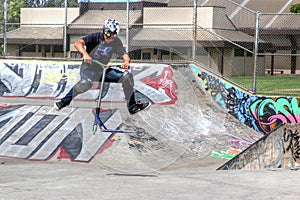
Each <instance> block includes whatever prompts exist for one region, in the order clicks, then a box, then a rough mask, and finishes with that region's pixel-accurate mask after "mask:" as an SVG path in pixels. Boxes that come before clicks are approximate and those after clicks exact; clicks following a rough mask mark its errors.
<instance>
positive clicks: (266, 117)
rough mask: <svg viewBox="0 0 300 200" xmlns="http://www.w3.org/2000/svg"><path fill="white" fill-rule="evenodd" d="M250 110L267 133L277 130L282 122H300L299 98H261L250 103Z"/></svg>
mask: <svg viewBox="0 0 300 200" xmlns="http://www.w3.org/2000/svg"><path fill="white" fill-rule="evenodd" d="M250 111H251V113H252V115H253V117H254V118H255V120H256V123H257V124H258V126H259V127H260V129H261V130H263V131H264V132H265V133H268V132H270V131H272V130H275V129H276V128H277V127H279V126H280V125H282V124H287V123H298V122H300V109H299V104H298V99H297V98H295V97H293V98H285V97H280V98H274V99H273V98H267V97H264V98H260V99H257V100H256V101H254V102H253V103H252V104H251V105H250Z"/></svg>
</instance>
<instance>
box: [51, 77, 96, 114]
mask: <svg viewBox="0 0 300 200" xmlns="http://www.w3.org/2000/svg"><path fill="white" fill-rule="evenodd" d="M92 85H93V81H92V80H91V79H88V78H84V79H81V80H80V81H78V82H77V83H76V84H75V85H74V87H73V88H72V89H71V90H70V91H69V92H68V93H67V94H66V96H64V97H63V98H62V99H61V100H60V101H59V102H55V103H54V107H55V108H56V109H57V110H60V109H62V108H64V107H66V106H68V105H69V104H70V103H71V101H72V100H73V98H75V97H76V96H77V95H79V94H81V93H84V92H86V91H88V90H89V89H90V88H91V87H92Z"/></svg>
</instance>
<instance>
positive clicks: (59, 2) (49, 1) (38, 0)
mask: <svg viewBox="0 0 300 200" xmlns="http://www.w3.org/2000/svg"><path fill="white" fill-rule="evenodd" d="M77 1H78V0H68V7H78V6H79V4H78V2H77ZM25 4H26V5H27V6H28V7H64V6H65V0H26V2H25Z"/></svg>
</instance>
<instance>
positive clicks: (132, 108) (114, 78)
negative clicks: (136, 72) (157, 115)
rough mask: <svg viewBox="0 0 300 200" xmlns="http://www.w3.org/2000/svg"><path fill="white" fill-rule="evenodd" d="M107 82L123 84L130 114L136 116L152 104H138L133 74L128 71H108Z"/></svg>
mask: <svg viewBox="0 0 300 200" xmlns="http://www.w3.org/2000/svg"><path fill="white" fill-rule="evenodd" d="M105 81H107V82H118V83H122V86H123V91H124V94H125V99H126V101H127V106H128V111H129V113H130V114H135V113H137V112H139V111H141V110H144V109H146V108H148V107H149V106H150V105H151V104H150V102H145V103H143V102H138V101H136V99H135V95H134V89H133V86H134V79H133V75H132V73H130V72H128V71H125V72H123V71H119V70H115V69H110V70H108V72H107V74H106V78H105Z"/></svg>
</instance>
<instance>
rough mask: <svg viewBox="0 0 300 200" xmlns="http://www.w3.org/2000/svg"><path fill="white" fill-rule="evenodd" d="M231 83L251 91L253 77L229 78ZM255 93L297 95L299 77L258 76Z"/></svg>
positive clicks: (298, 91) (299, 86)
mask: <svg viewBox="0 0 300 200" xmlns="http://www.w3.org/2000/svg"><path fill="white" fill-rule="evenodd" d="M230 79H232V80H233V81H235V82H236V83H239V84H240V85H242V86H244V87H246V88H248V89H250V90H252V88H253V77H252V76H240V77H231V78H230ZM256 92H257V93H271V94H288V95H299V93H300V76H258V77H257V81H256Z"/></svg>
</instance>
